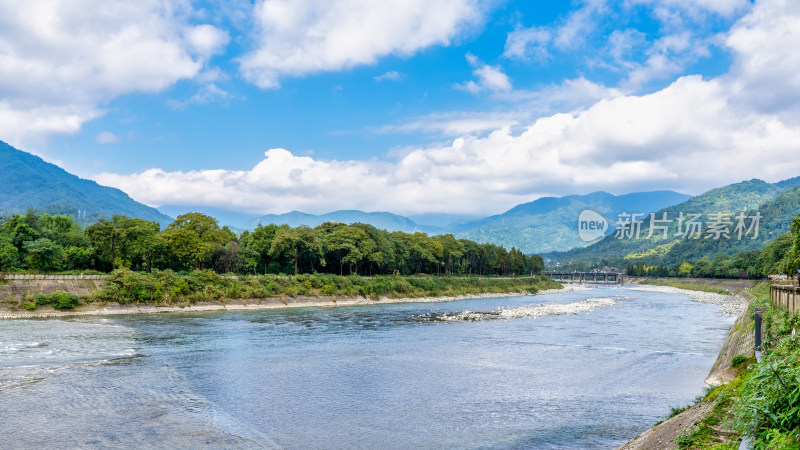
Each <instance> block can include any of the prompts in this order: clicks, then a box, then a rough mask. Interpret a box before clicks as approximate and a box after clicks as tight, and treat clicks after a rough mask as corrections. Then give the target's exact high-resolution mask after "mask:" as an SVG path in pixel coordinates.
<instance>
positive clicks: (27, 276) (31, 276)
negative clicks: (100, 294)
mask: <svg viewBox="0 0 800 450" xmlns="http://www.w3.org/2000/svg"><path fill="white" fill-rule="evenodd" d="M106 276H107V275H84V274H76V275H59V274H46V273H0V280H102V279H105V277H106Z"/></svg>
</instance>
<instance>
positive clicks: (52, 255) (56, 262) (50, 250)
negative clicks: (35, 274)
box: [24, 238, 64, 271]
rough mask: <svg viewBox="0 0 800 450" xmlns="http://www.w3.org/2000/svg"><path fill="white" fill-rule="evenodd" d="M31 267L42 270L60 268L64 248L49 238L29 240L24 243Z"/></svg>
mask: <svg viewBox="0 0 800 450" xmlns="http://www.w3.org/2000/svg"><path fill="white" fill-rule="evenodd" d="M24 247H25V252H26V253H27V254H28V262H29V264H30V267H31V268H33V269H36V270H42V271H56V270H60V269H61V267H62V264H63V260H64V249H63V247H61V246H60V245H58V244H56V243H55V242H53V241H51V240H50V239H47V238H40V239H37V240H35V241H28V242H25V244H24Z"/></svg>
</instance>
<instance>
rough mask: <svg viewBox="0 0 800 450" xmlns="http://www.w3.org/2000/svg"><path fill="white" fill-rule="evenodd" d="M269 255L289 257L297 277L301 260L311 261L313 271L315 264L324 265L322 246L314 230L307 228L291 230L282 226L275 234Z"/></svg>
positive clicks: (301, 227)
mask: <svg viewBox="0 0 800 450" xmlns="http://www.w3.org/2000/svg"><path fill="white" fill-rule="evenodd" d="M269 255H270V256H271V257H281V256H283V257H284V258H286V257H288V259H290V260H291V261H292V263H293V264H294V273H295V275H297V273H298V268H299V265H300V260H301V258H303V257H305V258H306V259H308V260H309V262H310V265H311V270H312V271H313V270H314V263H315V262H319V263H320V264H324V263H325V260H324V258H323V252H322V246H321V245H320V242H319V239H318V238H317V235H316V234H315V233H314V230H312V229H311V228H309V227H307V226H300V227H297V228H290V227H289V226H285V225H284V226H281V227H279V228H278V229H277V231H276V232H275V237H274V238H273V239H272V245H271V246H270V250H269Z"/></svg>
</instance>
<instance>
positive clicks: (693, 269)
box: [626, 215, 800, 278]
mask: <svg viewBox="0 0 800 450" xmlns="http://www.w3.org/2000/svg"><path fill="white" fill-rule="evenodd" d="M799 268H800V215H798V216H797V217H795V218H794V219H792V223H791V229H790V231H789V232H788V233H785V234H783V235H781V236H779V237H778V238H777V239H775V240H774V241H772V242H770V243H769V244H767V245H766V246H765V247H764V248H762V249H760V250H749V251H744V252H740V253H737V254H736V255H733V256H731V255H728V254H727V253H720V254H718V255H717V256H715V257H714V258H713V259H709V258H700V259H698V260H685V261H681V262H677V263H675V264H673V265H664V264H654V265H648V264H647V263H645V262H644V261H630V262H628V264H627V269H626V272H627V274H628V275H632V276H657V277H688V276H693V277H710V278H766V277H767V276H768V275H770V274H780V273H785V274H794V273H795V272H796V271H797V269H799Z"/></svg>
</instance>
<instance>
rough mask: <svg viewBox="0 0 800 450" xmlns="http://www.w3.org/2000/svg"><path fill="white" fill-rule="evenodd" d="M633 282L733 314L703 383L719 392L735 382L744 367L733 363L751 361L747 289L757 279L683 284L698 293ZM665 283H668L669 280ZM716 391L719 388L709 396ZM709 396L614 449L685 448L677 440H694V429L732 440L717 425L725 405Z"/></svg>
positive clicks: (644, 280)
mask: <svg viewBox="0 0 800 450" xmlns="http://www.w3.org/2000/svg"><path fill="white" fill-rule="evenodd" d="M633 281H634V282H635V283H636V285H635V286H630V287H632V288H634V289H637V290H643V291H650V292H667V293H680V294H686V295H688V296H690V297H691V298H692V299H693V300H695V301H699V302H703V303H710V304H715V305H720V306H721V307H722V311H723V312H725V313H727V314H736V315H737V316H738V317H737V318H736V321H735V322H734V324H733V325H732V326H731V330H730V332H729V333H728V337H727V338H726V339H725V342H724V343H723V345H722V348H721V349H720V351H719V354H718V356H717V359H716V361H715V362H714V365H713V366H712V368H711V370H710V372H709V374H708V377H706V379H705V383H706V384H708V385H709V386H713V387H716V386H723V388H721V389H725V388H724V386H726V385H728V384H729V383H731V381H733V380H734V379H736V377H737V376H738V375H739V374H740V373H741V370H742V368H743V365H742V364H741V362H740V363H738V364H736V363H735V362H736V361H737V359H738V358H742V357H744V358H752V357H753V354H754V332H753V330H752V328H753V320H752V317H751V314H750V311H749V305H750V303H751V302H752V300H753V297H754V296H753V293H752V292H751V291H750V289H753V288H754V287H756V286H757V285H758V283H759V281H758V280H716V279H693V280H691V281H688V282H687V281H684V283H685V285H688V286H693V287H697V290H693V289H685V288H678V287H674V286H664V285H663V284H664V283H665V281H663V279H656V280H652V281H654V282H655V283H657V285H648V284H647V282H648V281H650V280H648V279H647V278H638V279H634V280H633ZM666 282H670V280H667V281H666ZM710 289H721V290H726V291H728V292H734V294H731V295H724V294H717V293H713V292H708V291H709V290H710ZM718 391H719V389H717V390H715V391H712V393H713V392H718ZM712 393H709V394H707V395H705V396H704V397H702V399H701V400H697V401H696V403H695V404H693V405H690V406H688V407H686V408H684V410H683V411H677V414H674V415H673V416H671V417H669V418H667V419H666V420H664V421H663V422H660V423H657V424H655V425H653V427H651V428H650V429H648V430H647V431H645V432H644V433H642V434H640V435H638V436H636V437H635V438H633V439H631V440H629V441H628V442H626V443H624V444H623V445H621V446H619V447H618V448H617V450H649V449H654V448H658V449H677V448H686V447H683V446H679V445H678V442H677V441H679V440H689V439H695V438H696V437H697V436H696V435H697V434H698V431H697V430H702V432H703V433H706V434H708V435H709V436H712V435H719V438H720V439H722V440H723V441H724V440H729V439H734V440H735V436H729V434H730V433H729V431H727V430H725V429H724V428H723V427H721V426H720V427H717V426H716V425H717V424H719V420H720V419H719V417H721V416H724V415H725V412H724V409H725V408H727V407H728V405H725V404H722V403H720V402H716V403H715V402H714V400H715V399H716V396H712ZM693 433H694V434H693ZM691 448H694V447H691ZM721 448H729V447H721ZM730 448H738V446H737V447H730Z"/></svg>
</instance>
